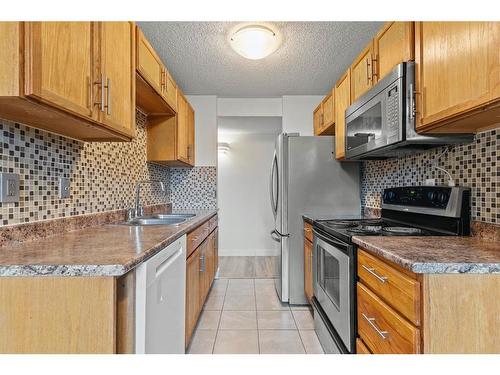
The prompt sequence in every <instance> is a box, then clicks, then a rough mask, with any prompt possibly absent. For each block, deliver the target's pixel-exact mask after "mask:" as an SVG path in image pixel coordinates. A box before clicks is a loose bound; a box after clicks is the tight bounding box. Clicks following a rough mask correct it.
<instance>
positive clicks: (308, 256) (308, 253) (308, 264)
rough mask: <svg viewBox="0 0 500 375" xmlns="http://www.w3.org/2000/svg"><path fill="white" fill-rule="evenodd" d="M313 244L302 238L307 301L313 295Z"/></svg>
mask: <svg viewBox="0 0 500 375" xmlns="http://www.w3.org/2000/svg"><path fill="white" fill-rule="evenodd" d="M312 251H313V245H312V243H311V242H310V241H308V240H306V239H305V240H304V293H305V295H306V297H307V299H308V300H309V301H311V299H312V297H313V278H312V254H313V252H312Z"/></svg>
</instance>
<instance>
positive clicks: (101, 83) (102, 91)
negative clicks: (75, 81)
mask: <svg viewBox="0 0 500 375" xmlns="http://www.w3.org/2000/svg"><path fill="white" fill-rule="evenodd" d="M94 85H97V86H100V87H101V101H100V102H95V103H94V105H98V106H99V109H100V110H101V112H104V76H103V75H102V74H101V80H100V81H97V82H94Z"/></svg>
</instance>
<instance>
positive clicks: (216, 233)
mask: <svg viewBox="0 0 500 375" xmlns="http://www.w3.org/2000/svg"><path fill="white" fill-rule="evenodd" d="M214 257H215V259H214V260H215V262H214V263H215V266H214V272H215V274H214V277H215V275H216V274H217V271H218V270H219V228H215V230H214Z"/></svg>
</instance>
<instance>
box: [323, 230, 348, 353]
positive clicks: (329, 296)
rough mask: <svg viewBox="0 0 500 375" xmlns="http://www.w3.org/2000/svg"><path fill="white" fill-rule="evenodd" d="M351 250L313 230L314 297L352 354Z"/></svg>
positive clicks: (343, 243)
mask: <svg viewBox="0 0 500 375" xmlns="http://www.w3.org/2000/svg"><path fill="white" fill-rule="evenodd" d="M351 250H352V246H351V245H348V244H346V243H345V242H343V241H340V240H338V239H335V238H330V237H329V236H328V237H327V236H325V235H323V234H322V233H319V232H318V231H316V230H314V252H313V277H314V295H315V297H316V299H317V300H318V303H319V304H320V306H321V307H322V309H323V310H324V312H325V314H326V316H327V317H328V319H329V321H330V323H331V324H332V326H333V328H334V329H335V331H336V332H337V334H338V335H339V336H340V338H341V339H342V341H343V343H344V344H345V346H346V347H347V349H348V350H349V351H350V352H352V351H353V349H354V348H353V347H352V342H353V337H352V324H353V322H352V321H351V309H353V308H354V306H353V304H352V299H351V298H352V296H351V294H352V293H353V291H354V289H353V287H352V285H351V284H352V282H351V279H352V276H353V275H351V272H352V262H353V259H352V258H351V257H350V256H349V253H350V251H351Z"/></svg>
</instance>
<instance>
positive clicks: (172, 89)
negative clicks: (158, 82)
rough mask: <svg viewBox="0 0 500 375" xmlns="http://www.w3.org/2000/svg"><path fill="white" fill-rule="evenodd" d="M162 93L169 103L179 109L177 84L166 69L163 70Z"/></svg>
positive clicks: (174, 108) (173, 107)
mask: <svg viewBox="0 0 500 375" xmlns="http://www.w3.org/2000/svg"><path fill="white" fill-rule="evenodd" d="M162 79H163V88H162V95H163V98H164V99H165V101H166V102H167V104H168V105H169V106H170V107H171V108H172V109H173V110H174V111H177V84H176V83H175V81H174V79H173V78H172V76H171V75H170V74H169V73H168V72H167V70H166V69H164V71H163V78H162Z"/></svg>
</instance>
